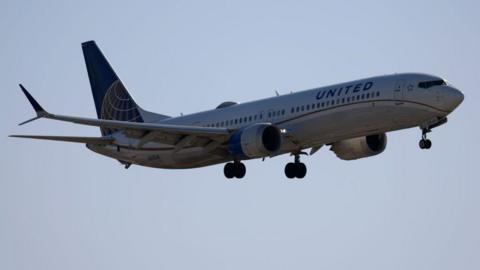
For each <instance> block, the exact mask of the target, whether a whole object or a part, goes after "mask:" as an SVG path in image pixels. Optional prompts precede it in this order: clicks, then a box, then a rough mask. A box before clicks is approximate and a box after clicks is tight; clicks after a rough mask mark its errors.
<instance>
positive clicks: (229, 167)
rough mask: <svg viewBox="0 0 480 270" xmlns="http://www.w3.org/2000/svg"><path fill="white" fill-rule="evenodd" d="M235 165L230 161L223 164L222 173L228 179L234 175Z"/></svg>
mask: <svg viewBox="0 0 480 270" xmlns="http://www.w3.org/2000/svg"><path fill="white" fill-rule="evenodd" d="M234 169H235V166H234V164H233V163H232V162H229V163H227V164H225V167H223V174H225V177H226V178H228V179H231V178H233V177H234V176H235V170H234Z"/></svg>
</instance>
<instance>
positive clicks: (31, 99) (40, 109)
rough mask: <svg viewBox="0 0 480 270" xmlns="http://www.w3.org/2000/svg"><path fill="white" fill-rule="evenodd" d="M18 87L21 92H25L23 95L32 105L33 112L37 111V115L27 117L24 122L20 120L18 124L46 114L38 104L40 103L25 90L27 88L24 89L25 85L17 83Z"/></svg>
mask: <svg viewBox="0 0 480 270" xmlns="http://www.w3.org/2000/svg"><path fill="white" fill-rule="evenodd" d="M19 86H20V88H21V89H22V92H23V93H24V94H25V96H26V97H27V99H28V101H29V102H30V104H31V105H32V107H33V109H34V110H35V112H36V113H37V117H34V118H32V119H29V120H27V121H25V122H22V123H20V124H18V125H20V126H21V125H23V124H26V123H29V122H32V121H34V120H37V119H39V118H42V117H44V116H46V115H48V113H47V111H45V110H44V109H43V108H42V106H40V104H39V103H38V102H37V101H36V100H35V99H34V98H33V97H32V95H30V93H29V92H28V91H27V89H25V87H23V85H22V84H19Z"/></svg>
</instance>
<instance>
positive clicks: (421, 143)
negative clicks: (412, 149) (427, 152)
mask: <svg viewBox="0 0 480 270" xmlns="http://www.w3.org/2000/svg"><path fill="white" fill-rule="evenodd" d="M425 145H426V143H425V140H423V139H422V140H420V141H419V142H418V146H419V147H420V149H425Z"/></svg>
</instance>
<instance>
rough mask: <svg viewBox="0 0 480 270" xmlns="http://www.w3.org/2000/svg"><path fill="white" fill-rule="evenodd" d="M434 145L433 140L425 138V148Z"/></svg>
mask: <svg viewBox="0 0 480 270" xmlns="http://www.w3.org/2000/svg"><path fill="white" fill-rule="evenodd" d="M431 147H432V141H430V140H425V149H430V148H431Z"/></svg>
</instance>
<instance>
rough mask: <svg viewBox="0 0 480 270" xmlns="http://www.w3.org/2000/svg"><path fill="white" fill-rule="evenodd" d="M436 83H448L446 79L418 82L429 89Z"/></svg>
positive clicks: (420, 85)
mask: <svg viewBox="0 0 480 270" xmlns="http://www.w3.org/2000/svg"><path fill="white" fill-rule="evenodd" d="M435 85H447V83H446V82H445V81H444V80H435V81H428V82H421V83H419V84H418V87H420V88H425V89H427V88H430V87H432V86H435Z"/></svg>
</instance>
